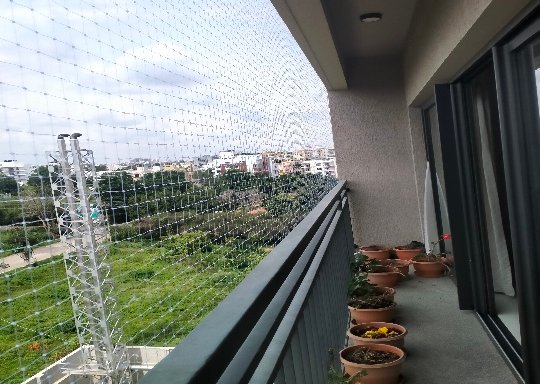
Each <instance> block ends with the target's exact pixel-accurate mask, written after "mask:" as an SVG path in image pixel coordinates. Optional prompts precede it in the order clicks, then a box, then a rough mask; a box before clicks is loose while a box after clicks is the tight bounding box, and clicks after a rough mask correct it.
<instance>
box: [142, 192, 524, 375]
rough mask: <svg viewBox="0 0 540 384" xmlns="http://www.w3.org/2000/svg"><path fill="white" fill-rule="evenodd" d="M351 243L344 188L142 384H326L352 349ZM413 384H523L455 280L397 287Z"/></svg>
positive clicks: (409, 281) (410, 282)
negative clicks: (462, 302)
mask: <svg viewBox="0 0 540 384" xmlns="http://www.w3.org/2000/svg"><path fill="white" fill-rule="evenodd" d="M352 252H353V244H352V232H351V225H350V218H349V202H348V198H347V193H346V190H345V183H344V182H341V183H339V184H338V186H336V187H335V188H334V189H333V190H332V191H331V192H330V193H329V194H328V195H327V196H326V197H325V198H324V199H323V200H322V201H321V202H320V203H319V205H318V206H317V207H316V208H315V209H314V210H313V211H312V212H310V213H309V214H308V215H307V217H306V218H305V219H304V220H303V221H302V222H301V223H300V224H299V225H298V226H297V227H296V228H295V229H294V230H293V231H292V232H291V233H290V234H289V235H288V236H287V237H286V238H285V239H284V240H283V241H282V242H281V243H280V244H279V245H278V246H277V247H276V248H275V249H274V251H273V252H272V253H271V254H270V255H268V257H267V258H266V259H265V260H264V261H263V262H262V263H261V264H260V265H259V266H258V267H257V268H256V269H255V270H254V271H253V272H252V273H251V274H250V275H249V276H248V277H247V278H246V279H245V280H244V281H243V282H242V283H241V284H240V285H239V286H238V287H237V288H236V289H235V290H234V291H233V292H232V293H231V294H230V295H229V296H228V297H227V298H226V299H225V300H223V301H222V302H221V303H220V304H219V305H218V306H217V308H216V309H215V310H214V311H213V312H212V313H211V314H210V315H208V317H207V318H206V319H205V320H204V321H203V322H202V323H201V324H200V325H199V326H198V327H197V328H196V329H195V330H194V331H193V332H192V333H190V335H188V337H186V339H185V340H183V341H182V342H181V343H180V344H179V345H178V346H177V347H176V348H175V349H174V350H173V351H172V352H171V353H170V354H169V355H168V356H167V357H166V358H165V359H164V360H162V361H161V362H160V363H159V364H158V365H157V366H156V367H154V368H153V369H152V370H151V371H149V373H148V374H147V375H146V376H145V377H144V379H143V381H142V382H143V383H145V384H152V383H164V382H170V383H188V382H193V383H203V382H204V383H213V382H223V383H233V382H235V383H236V382H238V383H240V382H246V383H247V382H252V383H273V382H274V383H326V382H327V379H328V376H327V375H328V371H329V369H330V367H331V366H334V367H336V366H339V365H338V361H337V352H338V351H339V350H340V349H342V348H343V347H344V346H345V345H346V344H347V340H346V337H345V331H346V329H347V327H348V323H349V318H348V314H347V310H346V302H347V292H346V290H347V282H348V280H349V275H350V270H349V261H350V260H351V258H352ZM396 302H397V303H398V312H397V316H396V319H395V320H396V322H398V323H399V324H402V325H404V326H406V327H407V329H408V331H409V334H408V335H407V341H406V351H407V360H406V363H405V366H404V369H403V377H404V378H405V380H406V382H407V383H418V384H420V383H501V384H503V383H504V384H509V383H517V382H518V381H517V379H516V378H515V377H514V376H513V375H512V373H511V371H510V369H509V368H508V366H507V364H506V363H505V361H504V360H503V358H502V357H501V355H500V354H499V352H498V351H497V349H496V348H495V346H494V345H493V343H492V341H491V340H490V339H489V337H488V334H487V333H486V331H485V330H484V329H483V327H482V326H481V323H480V321H479V320H478V318H477V317H476V316H475V315H474V314H473V313H471V312H468V311H459V310H458V300H457V294H456V288H455V285H454V282H453V281H452V279H451V278H450V277H443V278H438V279H428V278H419V277H413V276H409V278H408V279H407V280H406V281H404V282H402V283H401V284H400V285H399V287H398V288H397V296H396Z"/></svg>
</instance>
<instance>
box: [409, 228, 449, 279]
mask: <svg viewBox="0 0 540 384" xmlns="http://www.w3.org/2000/svg"><path fill="white" fill-rule="evenodd" d="M448 239H450V234H449V233H445V234H443V235H441V236H440V237H439V238H438V239H437V240H435V241H433V242H432V243H431V247H430V249H429V251H428V252H426V253H419V254H418V255H416V256H414V257H413V267H414V270H415V273H416V275H417V276H421V277H440V276H443V275H444V273H445V272H446V270H447V269H448V267H447V266H446V264H445V257H444V255H443V254H441V253H440V252H439V253H435V247H436V246H437V245H439V244H440V242H441V241H443V240H448Z"/></svg>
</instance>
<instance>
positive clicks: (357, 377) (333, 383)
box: [327, 366, 367, 384]
mask: <svg viewBox="0 0 540 384" xmlns="http://www.w3.org/2000/svg"><path fill="white" fill-rule="evenodd" d="M366 374H367V372H366V371H365V370H359V371H358V372H356V373H355V374H354V375H353V376H349V375H348V374H345V375H344V374H343V373H342V372H340V371H338V370H336V369H335V368H334V367H333V366H332V367H331V368H330V370H329V371H328V380H327V383H328V384H353V383H356V384H362V380H361V378H362V377H363V376H365V375H366Z"/></svg>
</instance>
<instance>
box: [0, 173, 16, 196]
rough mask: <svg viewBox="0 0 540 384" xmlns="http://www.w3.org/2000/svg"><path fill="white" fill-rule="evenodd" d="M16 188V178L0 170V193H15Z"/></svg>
mask: <svg viewBox="0 0 540 384" xmlns="http://www.w3.org/2000/svg"><path fill="white" fill-rule="evenodd" d="M17 189H18V188H17V180H15V178H14V177H12V176H9V175H4V174H3V173H2V172H0V194H4V193H6V194H9V195H16V194H17Z"/></svg>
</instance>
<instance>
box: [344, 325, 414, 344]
mask: <svg viewBox="0 0 540 384" xmlns="http://www.w3.org/2000/svg"><path fill="white" fill-rule="evenodd" d="M405 335H407V329H406V328H405V327H403V326H401V325H399V324H394V323H384V322H372V323H362V324H357V325H354V326H352V327H351V328H349V330H348V331H347V336H349V338H350V339H351V341H352V343H353V345H370V344H387V345H393V346H394V347H398V348H402V349H403V347H404V346H405Z"/></svg>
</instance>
